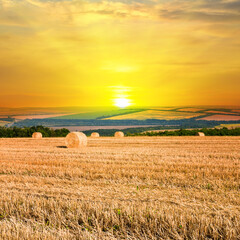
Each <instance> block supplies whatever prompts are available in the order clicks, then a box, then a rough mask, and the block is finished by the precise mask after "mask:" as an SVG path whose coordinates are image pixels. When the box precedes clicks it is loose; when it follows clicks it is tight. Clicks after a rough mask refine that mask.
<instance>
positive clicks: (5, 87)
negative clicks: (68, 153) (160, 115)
mask: <svg viewBox="0 0 240 240" xmlns="http://www.w3.org/2000/svg"><path fill="white" fill-rule="evenodd" d="M0 53H1V54H0V83H1V91H0V106H1V107H21V106H34V107H36V106H44V107H48V106H49V107H50V106H109V105H113V104H114V103H116V102H117V101H118V100H119V99H120V100H121V99H125V100H126V101H127V102H128V103H129V104H133V105H135V106H142V105H145V106H150V105H158V106H163V105H168V106H170V105H239V103H240V3H239V1H230V0H212V1H209V0H195V1H193V0H182V1H177V0H175V1H174V0H159V1H158V0H135V1H134V0H132V1H127V0H122V1H119V0H115V1H98V0H92V1H91V0H85V1H82V0H65V1H64V0H62V1H60V0H59V1H57V0H55V1H54V0H49V1H46V0H22V1H20V0H0Z"/></svg>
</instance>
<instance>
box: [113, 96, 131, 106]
mask: <svg viewBox="0 0 240 240" xmlns="http://www.w3.org/2000/svg"><path fill="white" fill-rule="evenodd" d="M114 105H115V106H117V107H120V108H125V107H128V106H130V105H131V102H130V100H129V99H127V98H116V99H114Z"/></svg>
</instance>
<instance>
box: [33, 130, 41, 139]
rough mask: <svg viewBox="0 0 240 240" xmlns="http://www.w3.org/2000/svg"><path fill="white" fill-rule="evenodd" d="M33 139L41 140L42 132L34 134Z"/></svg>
mask: <svg viewBox="0 0 240 240" xmlns="http://www.w3.org/2000/svg"><path fill="white" fill-rule="evenodd" d="M32 138H35V139H41V138H42V133H40V132H34V133H33V134H32Z"/></svg>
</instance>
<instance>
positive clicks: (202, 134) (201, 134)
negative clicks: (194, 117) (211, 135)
mask: <svg viewBox="0 0 240 240" xmlns="http://www.w3.org/2000/svg"><path fill="white" fill-rule="evenodd" d="M196 136H199V137H205V134H204V133H203V132H197V134H196Z"/></svg>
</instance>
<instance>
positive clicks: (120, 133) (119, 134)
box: [114, 131, 124, 137]
mask: <svg viewBox="0 0 240 240" xmlns="http://www.w3.org/2000/svg"><path fill="white" fill-rule="evenodd" d="M114 137H124V133H123V132H120V131H119V132H115V134H114Z"/></svg>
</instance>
